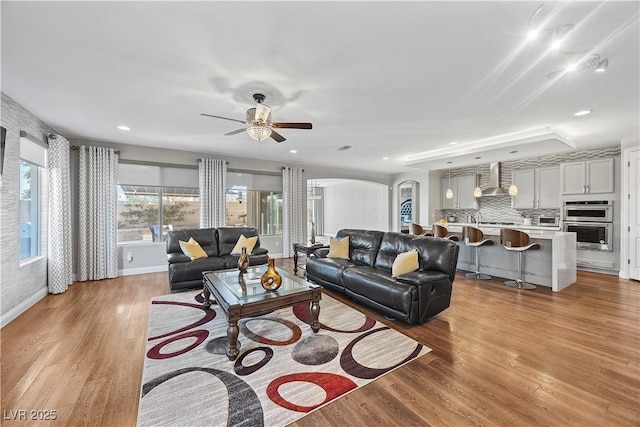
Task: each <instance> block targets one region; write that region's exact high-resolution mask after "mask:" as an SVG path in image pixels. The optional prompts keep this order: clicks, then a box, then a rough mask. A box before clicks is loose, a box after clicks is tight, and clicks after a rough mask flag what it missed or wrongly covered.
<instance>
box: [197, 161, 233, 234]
mask: <svg viewBox="0 0 640 427" xmlns="http://www.w3.org/2000/svg"><path fill="white" fill-rule="evenodd" d="M199 162H200V163H199V166H198V179H199V183H200V184H199V185H200V228H217V227H223V226H224V225H225V216H224V215H225V205H226V197H227V196H226V193H227V188H226V187H227V162H225V161H224V160H220V159H207V158H203V159H200V160H199Z"/></svg>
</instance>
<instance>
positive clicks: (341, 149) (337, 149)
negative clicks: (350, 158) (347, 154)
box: [336, 145, 353, 151]
mask: <svg viewBox="0 0 640 427" xmlns="http://www.w3.org/2000/svg"><path fill="white" fill-rule="evenodd" d="M352 148H353V145H343V146H342V147H338V148H336V151H346V150H350V149H352Z"/></svg>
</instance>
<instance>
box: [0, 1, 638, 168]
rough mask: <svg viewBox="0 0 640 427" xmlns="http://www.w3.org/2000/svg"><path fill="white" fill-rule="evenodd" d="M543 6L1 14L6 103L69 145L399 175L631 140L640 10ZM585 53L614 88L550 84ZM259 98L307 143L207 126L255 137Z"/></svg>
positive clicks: (627, 5) (43, 6) (585, 76)
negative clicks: (245, 124)
mask: <svg viewBox="0 0 640 427" xmlns="http://www.w3.org/2000/svg"><path fill="white" fill-rule="evenodd" d="M541 4H542V3H540V2H524V1H512V2H506V1H492V2H484V1H472V2H456V1H451V2H444V1H438V2H430V1H426V2H290V1H287V2H214V1H210V2H89V1H87V2H55V1H48V2H7V1H2V2H1V3H0V5H1V6H0V7H1V8H2V9H1V19H2V33H1V36H2V51H1V54H2V56H1V59H2V74H1V78H2V80H1V84H2V91H3V92H4V93H6V94H7V95H9V96H10V97H12V98H13V99H14V100H15V101H17V102H18V103H20V104H21V105H22V106H24V107H25V108H27V109H28V110H30V111H31V112H32V113H34V114H35V115H36V116H38V117H39V118H41V119H42V120H44V121H45V122H47V123H49V124H50V125H52V126H53V127H54V128H56V129H57V130H58V131H59V132H60V133H61V134H63V135H65V136H66V137H68V138H85V139H91V140H97V141H109V142H116V143H124V144H134V145H142V146H149V147H158V148H170V149H181V150H187V151H195V152H204V153H211V154H216V155H220V156H239V157H250V158H258V159H262V160H280V161H286V162H294V163H301V164H305V163H313V164H317V165H322V166H331V167H339V168H349V169H357V170H361V171H371V172H377V173H389V174H392V173H401V172H411V171H416V170H419V169H416V168H422V169H437V168H441V167H444V165H445V164H447V165H448V166H462V165H464V164H465V163H470V162H480V163H483V162H488V161H490V160H492V159H490V158H489V157H491V156H493V157H495V156H498V157H501V158H499V159H497V160H511V159H515V158H520V157H528V156H530V155H541V154H548V153H550V152H552V151H563V150H569V149H573V147H575V148H576V149H589V148H595V147H604V146H611V145H614V144H619V143H620V140H621V139H622V138H625V137H630V136H637V135H638V134H639V132H640V130H639V123H638V122H639V116H640V107H639V106H640V100H639V93H640V84H639V80H640V77H639V76H640V69H639V64H640V57H639V56H640V47H639V40H640V36H639V26H638V21H639V18H638V17H639V9H640V3H639V2H637V1H628V2H620V1H610V2H592V1H587V2H553V3H548V4H545V5H544V7H543V8H542V9H541V10H540V12H539V13H538V14H536V15H535V16H533V15H534V12H535V11H536V9H538V7H539V6H540V5H541ZM532 16H533V19H532ZM530 20H531V26H532V27H537V26H542V27H543V28H547V29H550V28H554V27H557V26H561V25H564V24H574V28H573V30H572V31H571V32H570V33H569V34H568V37H567V38H566V40H565V44H564V45H563V46H562V48H561V49H562V50H566V51H570V52H584V53H583V54H580V55H566V54H562V53H558V52H556V51H554V52H550V51H549V50H548V44H546V43H543V42H544V41H545V40H541V39H544V37H540V38H538V39H537V40H534V41H527V40H526V35H527V32H528V29H529V26H530ZM546 41H549V40H546ZM592 53H597V54H599V55H600V56H601V57H602V58H607V59H608V62H609V67H608V69H607V71H606V72H604V73H596V72H594V71H593V70H580V69H578V70H576V71H573V72H571V73H566V74H562V73H561V74H559V77H558V76H556V77H555V78H548V76H547V74H549V73H551V72H553V71H556V70H559V69H562V68H563V67H564V66H565V65H566V64H567V61H568V60H570V59H575V58H578V57H580V56H583V55H589V54H592ZM256 92H259V93H263V94H264V95H266V100H265V103H266V104H267V105H269V106H271V108H272V116H273V120H274V121H283V122H292V121H293V122H312V123H313V129H312V130H298V129H279V132H280V133H281V134H282V135H283V136H284V137H285V138H287V140H286V141H285V142H283V143H281V144H278V143H276V142H275V141H273V140H271V139H268V140H266V141H263V142H256V141H254V140H252V139H251V138H250V137H249V136H248V135H247V134H246V133H245V132H242V133H239V134H237V135H233V136H224V134H225V133H226V132H230V131H233V130H235V129H237V128H238V127H241V126H242V125H241V124H239V123H234V122H231V121H226V120H219V119H214V118H208V117H203V116H201V115H200V113H208V114H214V115H221V116H226V117H230V118H236V119H240V120H244V115H245V111H246V110H247V109H248V108H250V107H251V106H252V105H253V100H252V95H253V94H254V93H256ZM579 110H593V112H592V113H591V114H589V115H587V116H583V117H575V116H573V114H574V113H575V112H577V111H579ZM119 125H126V126H129V127H130V128H131V130H130V131H127V132H125V131H121V130H118V129H117V126H119ZM532 134H540V135H542V136H540V137H539V138H538V139H536V138H533V139H531V136H530V135H532ZM527 135H529V136H527ZM540 138H542V139H540ZM496 141H497V143H496ZM451 142H457V143H458V144H457V145H449V144H450V143H451ZM549 144H550V145H549ZM344 145H351V146H353V148H352V149H350V150H346V151H336V150H335V149H336V148H338V147H340V146H344ZM514 147H515V148H514ZM290 150H297V153H295V154H293V153H290ZM511 151H518V152H517V153H511ZM485 153H486V156H485V157H483V154H485ZM465 156H467V157H468V158H465ZM469 156H470V157H469ZM385 157H388V159H383V158H385ZM476 157H481V159H476ZM470 159H473V160H470ZM167 160H168V161H169V160H170V159H167ZM446 162H452V163H446Z"/></svg>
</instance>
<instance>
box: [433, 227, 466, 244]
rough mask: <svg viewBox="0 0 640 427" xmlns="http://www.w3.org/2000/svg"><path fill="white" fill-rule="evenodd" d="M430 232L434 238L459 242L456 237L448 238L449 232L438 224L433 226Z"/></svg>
mask: <svg viewBox="0 0 640 427" xmlns="http://www.w3.org/2000/svg"><path fill="white" fill-rule="evenodd" d="M432 231H433V235H434V236H435V237H441V238H444V239H449V240H453V241H454V242H457V241H459V240H460V239H459V238H458V236H449V230H447V227H443V226H442V225H440V224H433V226H432Z"/></svg>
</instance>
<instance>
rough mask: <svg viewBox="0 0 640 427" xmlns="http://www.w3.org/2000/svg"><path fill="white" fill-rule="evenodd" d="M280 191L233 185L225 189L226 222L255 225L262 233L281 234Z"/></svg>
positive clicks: (281, 203) (245, 225)
mask: <svg viewBox="0 0 640 427" xmlns="http://www.w3.org/2000/svg"><path fill="white" fill-rule="evenodd" d="M282 208H283V200H282V192H281V191H279V192H278V191H258V190H248V189H247V186H243V185H234V186H233V187H231V188H230V189H229V190H227V202H226V224H227V225H228V226H236V227H239V226H242V227H255V228H257V229H258V233H260V234H263V235H272V234H282Z"/></svg>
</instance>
